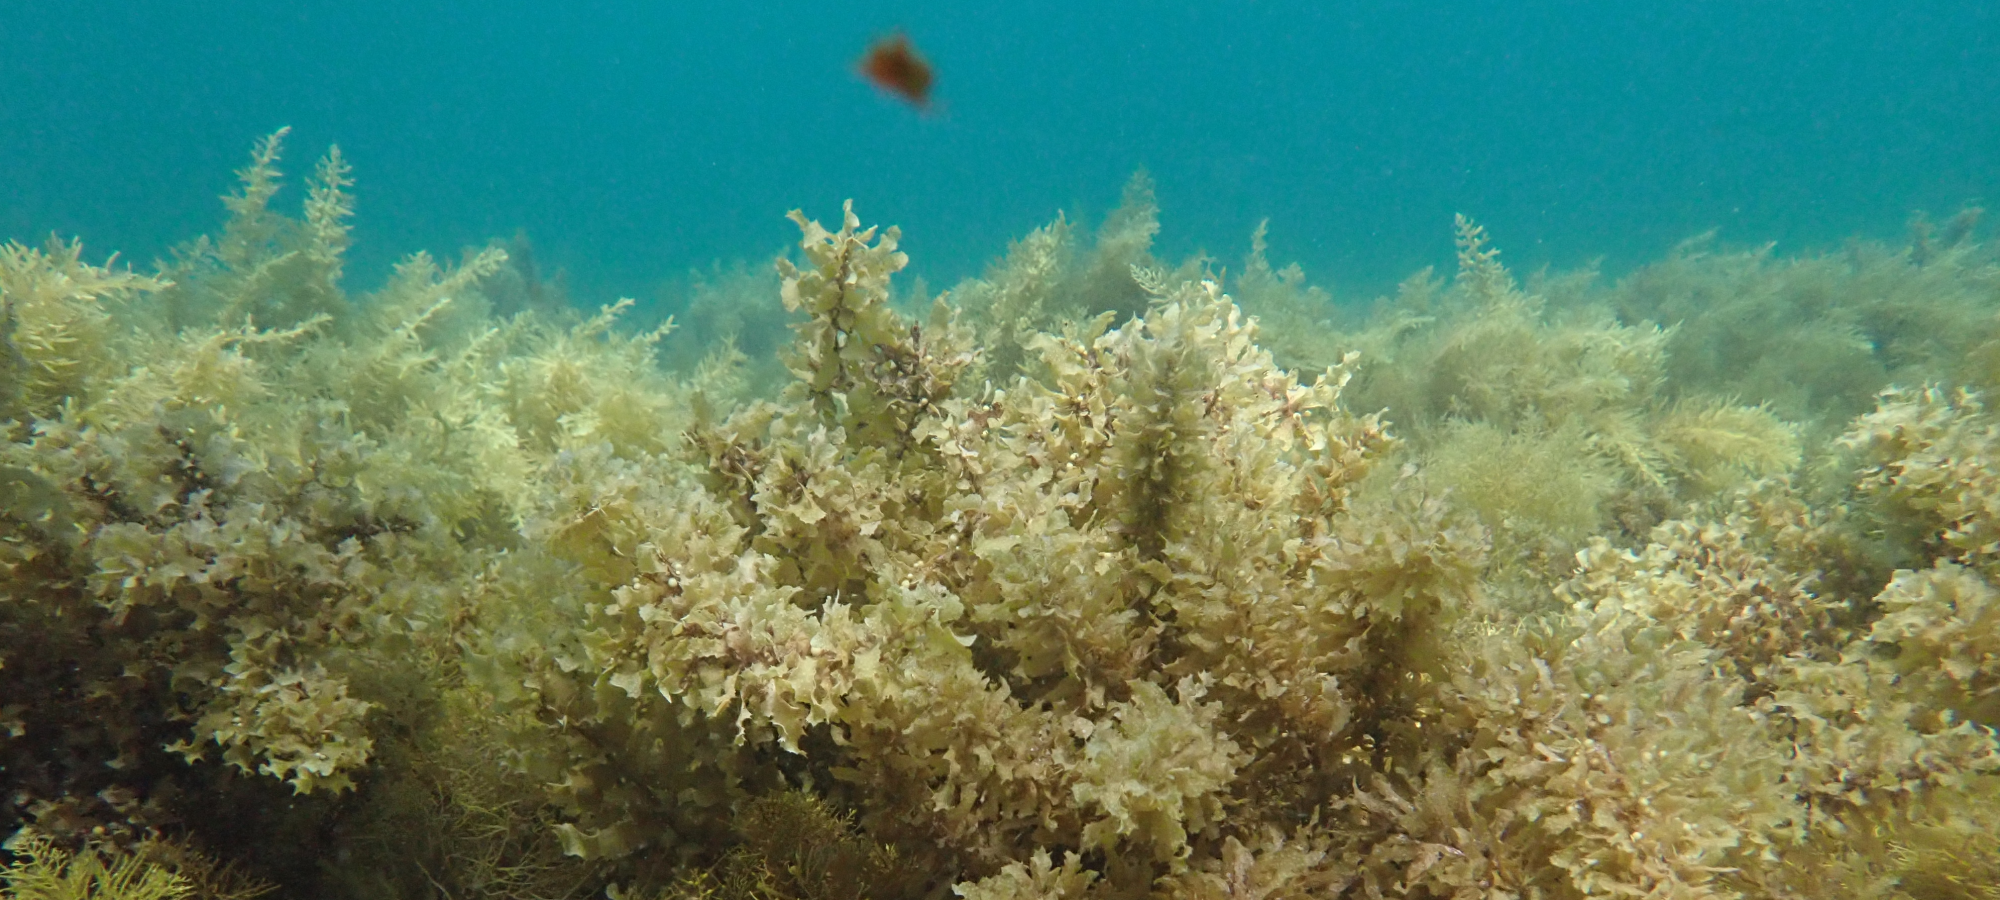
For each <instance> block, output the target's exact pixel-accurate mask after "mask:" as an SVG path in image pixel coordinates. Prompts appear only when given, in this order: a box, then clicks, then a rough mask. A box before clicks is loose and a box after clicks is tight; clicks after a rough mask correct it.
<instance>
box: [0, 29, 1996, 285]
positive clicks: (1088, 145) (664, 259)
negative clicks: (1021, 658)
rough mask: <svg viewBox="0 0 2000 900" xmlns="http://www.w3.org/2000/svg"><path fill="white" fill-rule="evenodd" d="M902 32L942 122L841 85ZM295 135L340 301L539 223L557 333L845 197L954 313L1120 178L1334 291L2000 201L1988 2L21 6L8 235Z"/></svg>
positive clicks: (29, 236)
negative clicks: (1255, 244)
mask: <svg viewBox="0 0 2000 900" xmlns="http://www.w3.org/2000/svg"><path fill="white" fill-rule="evenodd" d="M896 29H901V30H904V31H906V32H907V33H908V35H909V36H910V38H911V40H912V41H913V42H914V44H915V45H916V46H917V47H918V49H919V50H920V51H921V52H923V53H924V54H926V55H927V56H929V57H930V59H931V61H932V62H933V63H934V64H935V66H936V68H937V73H938V85H937V96H938V100H939V104H940V107H941V108H940V109H939V110H938V111H936V112H935V114H933V115H929V116H924V115H919V114H917V113H915V112H914V111H913V110H911V109H909V108H907V107H905V106H903V105H902V104H900V103H898V102H897V101H895V100H893V99H890V98H886V97H884V96H882V95H880V94H878V93H877V92H876V91H874V90H872V89H871V88H870V87H869V86H868V85H867V84H865V83H864V82H862V81H861V80H860V79H859V78H858V77H856V75H855V74H854V71H853V64H854V61H855V59H856V58H857V57H858V56H859V55H860V53H861V52H862V50H863V49H864V48H865V47H866V46H867V44H868V43H869V42H870V40H871V39H873V38H876V37H879V36H882V35H884V34H887V33H890V32H891V31H893V30H896ZM281 125H290V126H292V127H293V131H292V135H291V138H290V140H289V141H288V144H287V149H288V154H287V165H286V166H285V168H286V170H287V171H288V172H289V173H290V174H291V175H292V176H293V179H294V180H293V183H294V184H296V181H297V178H298V177H299V176H302V175H303V174H304V173H306V172H307V171H308V170H309V168H310V165H311V162H312V160H313V159H314V158H315V157H317V156H318V155H319V154H320V153H321V152H322V151H323V150H324V148H325V146H326V145H327V144H328V143H338V144H340V146H341V148H342V150H343V151H344V152H345V153H346V154H347V156H348V158H349V159H350V160H351V162H352V163H353V164H354V166H355V170H356V173H355V174H356V177H357V179H358V182H359V184H358V188H357V193H358V196H359V206H360V208H359V216H358V218H357V222H356V238H357V239H358V242H359V243H358V244H357V246H356V248H355V251H354V260H355V264H354V266H353V267H352V268H351V270H350V271H351V272H353V275H352V276H351V277H350V287H351V288H363V289H365V288H368V287H371V286H373V285H374V284H375V283H377V282H379V280H380V278H381V276H382V274H383V272H384V271H385V270H386V268H387V266H388V265H389V264H390V263H391V262H393V261H394V260H395V259H396V258H397V257H399V256H401V255H403V254H405V253H407V252H410V251H413V250H417V249H430V250H432V251H434V252H438V253H439V254H440V255H455V254H456V251H457V249H458V248H459V247H460V246H462V245H465V244H475V243H483V242H485V240H486V239H488V238H489V237H494V236H500V237H507V236H511V235H513V234H515V233H516V232H517V231H525V232H526V233H527V234H528V235H529V236H530V237H531V238H532V239H533V241H534V242H535V245H536V248H537V255H538V258H539V260H540V262H541V264H542V266H543V267H544V268H545V269H546V268H552V267H561V268H562V269H564V270H566V272H567V274H568V278H569V283H570V285H571V288H572V292H573V294H574V296H575V297H576V299H577V301H578V302H580V303H589V304H595V303H598V302H603V301H604V300H607V299H609V298H611V297H612V296H614V295H618V294H626V295H634V296H638V297H641V298H650V297H652V296H654V295H655V294H657V293H659V292H660V291H661V290H662V285H663V284H664V283H665V282H667V281H668V280H670V279H672V278H674V277H675V276H677V275H679V274H681V273H684V272H685V271H686V270H687V269H689V268H690V267H697V266H705V265H707V264H708V263H710V262H711V261H714V260H733V259H746V258H747V259H760V258H764V257H767V256H768V255H769V254H771V253H773V252H775V251H777V250H779V249H780V248H781V247H783V246H784V245H786V244H787V243H788V242H789V241H791V240H793V238H794V236H795V235H796V231H795V229H793V227H792V226H791V225H790V224H789V223H787V222H785V221H784V219H783V218H782V215H783V213H784V211H785V210H787V209H790V208H792V207H801V206H802V207H804V208H805V209H807V210H808V211H809V212H811V213H813V214H815V215H817V216H819V217H821V218H830V217H833V216H835V215H837V214H838V204H839V202H840V200H841V199H842V198H843V197H853V198H855V199H856V200H857V203H858V207H859V209H860V211H861V213H862V215H863V217H864V219H865V220H867V221H871V222H883V223H897V224H900V225H902V226H903V229H904V232H905V246H906V248H908V249H909V250H910V251H911V252H912V254H913V255H914V256H915V257H916V260H915V268H917V269H918V271H920V272H922V273H924V274H926V275H927V276H928V277H929V279H930V280H931V282H932V284H933V285H934V286H943V285H945V284H948V283H949V282H950V281H951V280H953V279H955V278H957V277H959V276H962V275H966V274H972V273H976V272H977V271H978V269H979V267H980V266H981V265H982V263H983V261H984V260H986V259H988V258H990V257H992V256H994V255H995V254H998V253H1000V252H1002V251H1003V250H1004V248H1005V246H1006V242H1007V240H1008V239H1009V238H1012V237H1016V236H1019V235H1021V234H1022V233H1024V232H1026V231H1027V230H1029V229H1030V228H1033V227H1035V226H1036V225H1039V224H1041V223H1042V222H1044V221H1046V220H1048V219H1049V218H1050V217H1051V216H1052V215H1053V214H1054V213H1055V211H1056V210H1057V209H1059V208H1068V209H1071V210H1072V211H1083V212H1085V213H1087V214H1092V215H1101V214H1102V213H1103V212H1104V211H1105V210H1106V209H1107V208H1108V207H1110V206H1111V205H1113V204H1114V203H1115V202H1116V199H1117V196H1118V191H1119V188H1120V186H1121V185H1122V184H1123V182H1124V181H1125V179H1126V178H1127V177H1128V176H1129V175H1130V174H1131V172H1132V171H1133V170H1134V169H1136V168H1138V167H1141V166H1143V167H1145V168H1146V169H1148V170H1149V171H1150V172H1151V173H1152V174H1153V176H1154V178H1155V179H1156V180H1157V183H1158V186H1159V188H1158V189H1159V198H1160V202H1161V206H1162V208H1163V212H1164V215H1163V219H1164V226H1165V229H1164V231H1163V233H1162V235H1161V249H1162V251H1163V254H1164V255H1167V256H1170V257H1178V256H1180V255H1182V254H1185V253H1188V252H1193V251H1194V250H1196V249H1202V248H1205V249H1206V250H1207V251H1208V252H1210V253H1212V254H1214V255H1215V256H1217V257H1218V258H1220V259H1221V260H1223V261H1225V262H1230V263H1232V264H1233V263H1234V261H1235V260H1237V259H1238V258H1240V256H1241V254H1242V252H1243V250H1244V248H1245V245H1246V243H1247V236H1248V234H1249V232H1250V230H1251V229H1252V228H1253V227H1254V225H1255V223H1256V222H1257V220H1258V219H1260V218H1263V217H1266V216H1268V217H1270V219H1271V221H1272V225H1271V228H1272V232H1271V233H1272V238H1271V242H1272V250H1273V252H1272V255H1273V257H1274V258H1275V259H1277V260H1279V261H1281V262H1282V261H1285V260H1297V261H1300V262H1301V263H1303V264H1304V265H1305V266H1306V267H1307V270H1308V273H1309V274H1310V275H1311V276H1312V278H1313V280H1314V281H1316V282H1320V283H1329V284H1331V285H1333V286H1334V288H1335V290H1336V292H1338V293H1342V294H1343V295H1344V296H1356V295H1358V294H1365V293H1367V292H1369V291H1373V290H1377V289H1380V288H1381V287H1383V286H1384V285H1386V284H1388V283H1391V282H1393V281H1394V280H1396V279H1397V278H1400V277H1401V276H1403V275H1405V274H1407V273H1408V272H1409V271H1411V270H1413V269H1415V268H1416V267H1418V266H1420V265H1424V264H1429V263H1435V262H1445V261H1448V260H1449V258H1450V249H1451V248H1450V230H1449V223H1450V216H1451V214H1452V213H1453V212H1457V211H1462V212H1466V213H1470V214H1472V215H1474V216H1475V217H1477V218H1479V219H1480V220H1481V221H1483V222H1485V223H1486V224H1487V225H1488V226H1489V228H1490V230H1491V231H1492V232H1493V234H1494V235H1495V236H1496V238H1497V240H1498V242H1499V244H1500V246H1501V247H1502V248H1503V249H1504V250H1505V251H1506V252H1507V254H1508V256H1507V258H1508V259H1509V260H1510V261H1511V262H1513V263H1514V264H1516V265H1517V266H1533V265H1536V264H1539V263H1544V262H1549V263H1554V264H1557V265H1568V264H1574V263H1578V262H1582V261H1585V260H1588V259H1591V258H1593V257H1597V256H1608V257H1609V259H1610V260H1611V265H1612V266H1613V267H1616V266H1618V265H1620V264H1621V263H1629V262H1635V261H1642V260H1643V259H1645V258H1646V257H1648V256H1650V255H1654V254H1656V253H1658V252H1659V251H1660V250H1661V249H1663V248H1664V247H1666V246H1669V245H1671V244H1672V243H1674V242H1675V241H1677V240H1679V239H1681V238H1683V237H1686V236H1688V235H1691V234H1694V233H1697V232H1700V231H1703V230H1706V229H1709V228H1720V229H1721V231H1722V234H1723V236H1724V238H1725V240H1729V239H1733V240H1736V241H1739V242H1745V243H1755V242H1762V241H1764V240H1779V241H1781V246H1782V247H1787V248H1793V249H1796V248H1800V247H1804V246H1809V245H1815V244H1828V243H1832V242H1836V241H1838V240H1840V239H1841V238H1843V237H1845V236H1847V235H1850V234H1855V233H1865V234H1891V233H1894V232H1896V231H1897V230H1899V229H1900V227H1901V224H1902V222H1903V221H1904V219H1905V218H1906V217H1907V215H1908V214H1909V212H1910V211H1911V210H1913V209H1918V208H1927V209H1930V210H1933V211H1936V212H1942V213H1949V212H1950V211H1952V210H1953V209H1955V208H1956V207H1957V206H1959V205H1960V204H1961V203H1963V202H1965V201H1967V200H1976V199H1980V198H1985V199H1988V200H1991V199H1994V198H2000V4H1996V3H1994V2H1993V0H1905V2H1896V3H1887V2H1867V3H1863V2H1811V3H1808V2H1803V0H1801V2H1757V0H1728V2H1719V0H1706V2H1652V3H1645V2H1628V3H1611V2H1604V0H1574V2H1559V0H1519V2H1509V3H1494V2H1486V3H1470V2H1434V3H1415V2H1381V0H1377V2H1276V0H1235V2H1211V3H1110V2H1103V3H1092V2H1083V0H1060V2H1049V0H1010V2H1005V3H982V4H965V3H943V2H932V3H913V2H883V3H846V4H841V3H829V2H813V3H807V2H797V0H761V2H756V3H700V4H697V3H691V2H679V0H650V2H581V3H578V2H570V3H561V4H558V3H527V2H483V3H465V2H450V3H447V2H437V0H393V2H385V0H346V2H328V0H292V2H284V3H273V2H258V3H251V2H242V0H210V2H202V3H194V2H178V0H148V2H135V0H127V2H105V0H82V2H76V0H72V2H65V3H45V2H32V3H31V2H25V0H22V2H15V3H12V4H9V7H8V9H7V11H6V12H5V13H4V14H3V15H0V239H5V238H12V239H18V240H39V239H40V238H41V237H42V236H45V235H46V234H48V233H49V232H50V231H55V232H58V233H61V234H63V235H81V236H82V237H83V238H84V239H85V240H86V242H87V244H88V246H89V247H90V248H91V249H92V250H93V251H94V252H95V253H97V254H101V253H103V252H108V251H110V250H114V249H115V250H122V251H124V252H125V254H126V257H127V258H128V259H133V260H135V261H137V262H140V263H144V262H146V261H149V260H150V259H151V258H153V257H154V256H155V255H157V254H160V253H162V252H163V251H164V250H165V248H167V247H168V246H170V245H172V244H173V243H174V242H177V241H179V240H182V239H185V238H187V237H190V236H192V235H195V234H198V233H201V232H203V231H206V230H210V229H212V228H213V227H214V225H215V224H216V223H217V222H218V221H219V218H220V215H221V209H220V206H219V204H218V203H217V202H216V200H215V196H216V195H217V194H220V193H222V192H224V191H225V190H227V189H229V188H230V187H231V184H232V182H231V178H230V172H231V170H233V169H235V168H237V167H239V166H241V165H242V164H243V161H244V158H245V155H246V154H247V152H248V149H249V147H250V145H251V143H252V141H253V140H254V139H256V138H257V137H258V136H260V135H263V134H265V133H268V132H270V131H271V130H273V129H275V128H277V127H279V126H281ZM288 196H289V198H290V200H291V201H293V202H296V199H297V196H298V192H297V188H296V187H294V188H293V190H292V191H291V192H290V193H289V194H288ZM294 208H295V207H294Z"/></svg>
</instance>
